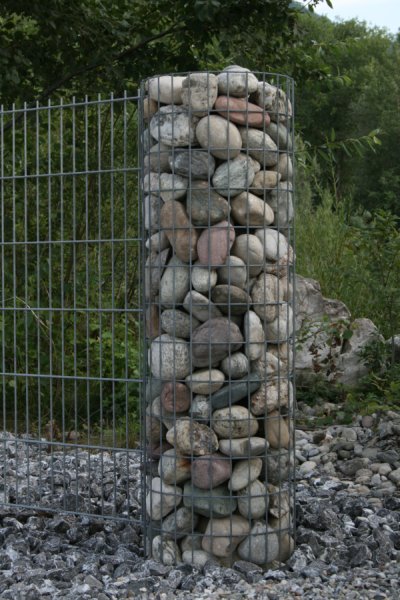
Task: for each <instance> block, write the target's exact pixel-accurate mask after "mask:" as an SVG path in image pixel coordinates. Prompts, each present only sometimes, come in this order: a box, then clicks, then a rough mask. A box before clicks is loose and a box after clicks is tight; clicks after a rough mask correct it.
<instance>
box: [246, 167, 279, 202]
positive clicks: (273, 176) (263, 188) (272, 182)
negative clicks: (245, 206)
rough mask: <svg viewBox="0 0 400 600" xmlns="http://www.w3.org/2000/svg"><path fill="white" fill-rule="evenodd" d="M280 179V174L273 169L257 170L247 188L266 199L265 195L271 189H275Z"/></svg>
mask: <svg viewBox="0 0 400 600" xmlns="http://www.w3.org/2000/svg"><path fill="white" fill-rule="evenodd" d="M280 179H281V174H280V173H277V172H275V171H258V173H256V174H255V175H254V179H253V181H252V183H251V186H250V187H249V190H250V191H251V192H252V193H253V194H256V195H257V196H263V197H265V199H266V200H268V198H269V196H268V195H267V194H268V193H269V192H270V191H271V190H273V189H275V188H276V186H277V185H278V182H279V181H280Z"/></svg>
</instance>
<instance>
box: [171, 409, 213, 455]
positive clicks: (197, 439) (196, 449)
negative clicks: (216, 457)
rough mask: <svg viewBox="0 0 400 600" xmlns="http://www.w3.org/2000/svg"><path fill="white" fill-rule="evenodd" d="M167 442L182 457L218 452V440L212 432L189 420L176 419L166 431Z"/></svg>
mask: <svg viewBox="0 0 400 600" xmlns="http://www.w3.org/2000/svg"><path fill="white" fill-rule="evenodd" d="M167 441H168V442H169V443H170V444H171V445H172V446H174V447H175V448H176V450H177V451H178V452H179V453H180V454H183V455H188V456H204V455H205V454H212V453H213V452H215V451H216V450H218V439H217V436H216V435H215V433H214V431H213V430H212V429H210V428H209V427H207V425H203V424H201V423H197V422H196V421H193V420H191V419H187V418H184V419H178V420H177V421H176V423H175V426H174V427H172V428H171V429H169V430H168V431H167Z"/></svg>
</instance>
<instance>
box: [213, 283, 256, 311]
mask: <svg viewBox="0 0 400 600" xmlns="http://www.w3.org/2000/svg"><path fill="white" fill-rule="evenodd" d="M211 298H212V300H213V302H214V303H215V305H216V306H217V307H218V308H219V310H220V311H221V312H222V313H224V314H225V315H242V314H243V313H245V312H246V311H247V310H248V308H249V305H250V304H251V302H252V300H251V297H250V296H249V294H248V293H247V292H246V291H245V290H243V289H241V288H239V287H236V286H235V285H227V284H220V285H217V286H215V288H214V289H213V290H212V292H211Z"/></svg>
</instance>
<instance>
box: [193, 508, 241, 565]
mask: <svg viewBox="0 0 400 600" xmlns="http://www.w3.org/2000/svg"><path fill="white" fill-rule="evenodd" d="M249 532H250V524H249V521H248V520H247V519H245V518H244V517H242V516H241V515H231V516H230V517H226V518H225V519H210V521H209V523H208V525H207V528H206V530H205V532H204V535H203V538H202V542H201V544H202V548H203V550H205V551H206V552H210V554H213V555H214V556H220V557H228V556H231V555H232V553H233V552H234V551H235V550H236V547H237V545H238V544H240V542H241V541H242V540H243V539H244V538H245V537H246V536H247V535H248V534H249Z"/></svg>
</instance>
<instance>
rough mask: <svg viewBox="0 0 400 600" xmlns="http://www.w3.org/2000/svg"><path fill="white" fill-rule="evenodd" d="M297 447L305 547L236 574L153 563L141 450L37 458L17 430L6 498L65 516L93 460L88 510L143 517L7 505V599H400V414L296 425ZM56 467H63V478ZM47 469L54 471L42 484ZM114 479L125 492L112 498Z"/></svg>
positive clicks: (3, 448)
mask: <svg viewBox="0 0 400 600" xmlns="http://www.w3.org/2000/svg"><path fill="white" fill-rule="evenodd" d="M296 440H297V445H296V456H297V461H298V469H297V478H298V481H297V495H296V498H297V501H296V504H297V548H296V550H295V552H294V554H293V555H292V557H291V558H290V559H289V561H288V562H287V564H286V565H285V566H279V565H276V568H275V567H274V568H272V569H270V570H269V571H267V572H262V570H261V569H260V567H258V566H257V565H254V564H251V563H245V562H244V561H238V562H237V563H235V564H234V565H233V568H230V569H228V568H222V567H220V566H218V565H216V564H215V563H212V562H208V563H207V564H206V565H205V567H204V568H203V569H202V570H201V571H199V570H196V569H194V568H192V567H191V566H190V565H187V564H180V565H175V566H172V567H170V566H164V565H162V564H160V563H158V562H156V561H154V560H145V558H144V557H143V549H142V537H141V531H140V527H139V525H138V522H137V521H136V520H135V519H137V520H138V519H139V516H140V471H139V462H140V461H139V456H138V454H137V453H135V452H132V453H131V454H130V455H129V458H128V457H127V455H126V453H117V454H116V455H113V456H112V455H111V454H110V455H108V454H103V455H102V456H101V460H100V459H98V460H96V459H95V460H94V458H93V455H92V456H89V455H88V454H87V453H86V452H84V451H80V452H79V453H76V454H75V453H74V455H73V456H70V457H68V456H66V455H65V453H62V452H61V451H57V450H56V451H55V452H53V453H50V454H46V453H43V452H41V453H39V451H38V449H37V447H36V446H32V445H28V444H26V443H21V441H18V440H16V439H15V438H13V437H12V436H11V435H10V434H7V435H6V436H4V439H2V440H0V501H2V500H3V502H6V503H7V504H8V503H12V502H13V501H14V502H15V497H16V489H18V498H19V500H20V499H21V498H22V497H23V495H24V493H25V494H26V495H29V498H30V499H31V501H36V502H37V501H38V499H39V497H40V501H41V505H42V506H43V507H46V506H49V507H50V506H52V507H54V503H55V502H56V505H57V502H58V506H59V507H60V510H62V509H65V508H70V507H71V503H72V501H73V500H74V499H75V498H76V496H75V495H74V494H73V493H72V489H73V485H74V482H75V481H76V480H77V479H79V481H80V483H81V480H83V481H84V479H85V473H87V470H88V464H89V463H90V473H91V476H90V481H88V483H87V494H85V493H84V492H80V494H79V502H81V508H88V507H89V508H90V509H91V510H92V511H94V512H100V510H101V511H103V514H104V513H111V512H112V507H115V506H117V508H118V512H119V513H120V514H121V515H129V516H130V517H131V518H132V519H133V521H132V522H131V523H129V524H128V523H127V522H123V521H115V520H110V519H103V518H89V517H87V516H76V515H72V514H68V513H66V512H60V513H57V514H51V513H48V512H45V511H44V510H43V511H35V510H32V509H29V510H28V509H26V510H16V509H15V510H14V509H13V508H12V507H10V506H6V505H3V508H1V507H0V598H2V599H3V598H4V599H10V600H11V599H12V600H36V599H38V598H43V599H49V600H50V599H51V600H53V599H58V598H65V599H66V600H67V599H68V600H69V599H71V600H72V599H74V600H76V599H78V598H79V599H82V600H83V599H96V600H106V599H116V600H120V599H124V598H140V599H142V598H143V599H146V600H147V599H157V600H169V599H170V598H196V599H197V598H198V599H200V598H227V597H229V598H230V599H237V600H239V599H242V598H257V599H269V600H275V599H276V600H278V599H281V598H282V599H283V598H288V599H289V598H307V599H320V598H321V599H322V598H323V599H324V600H328V599H330V598H341V599H346V600H351V599H360V600H361V599H362V600H364V599H373V600H384V599H386V598H393V599H396V600H398V598H399V597H400V584H399V581H400V448H399V446H400V415H398V414H396V413H387V414H386V415H384V416H381V417H379V418H378V417H376V416H375V417H364V418H363V419H361V417H360V418H358V419H357V420H356V421H355V423H354V424H353V425H351V426H346V427H343V426H336V427H329V428H326V429H324V430H316V431H313V432H310V431H308V432H307V431H300V430H298V431H297V432H296ZM54 465H63V469H62V470H60V471H59V472H57V471H56V470H55V469H54ZM28 466H29V469H28ZM46 472H47V473H50V472H52V476H51V477H47V478H46V477H44V476H43V473H46ZM27 473H29V482H30V483H29V486H27V484H26V482H27ZM54 473H58V479H57V478H55V477H54ZM66 477H67V479H68V481H67V483H66V481H65V479H66ZM107 477H108V480H109V486H108V487H107V485H104V481H105V480H106V481H107ZM112 481H114V482H116V490H117V493H116V495H115V496H113V497H111V496H112V494H113V493H114V492H113V490H114V485H111V484H112ZM10 482H11V483H10ZM24 482H25V484H24ZM35 482H36V485H37V487H36V489H35ZM55 482H56V483H57V485H55ZM101 482H103V485H101V484H100V483H101ZM24 485H25V488H24ZM81 489H82V490H84V489H85V486H84V485H82V487H81ZM127 490H128V491H127ZM26 499H28V497H27V498H26ZM0 506H1V505H0ZM114 510H115V508H114Z"/></svg>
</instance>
